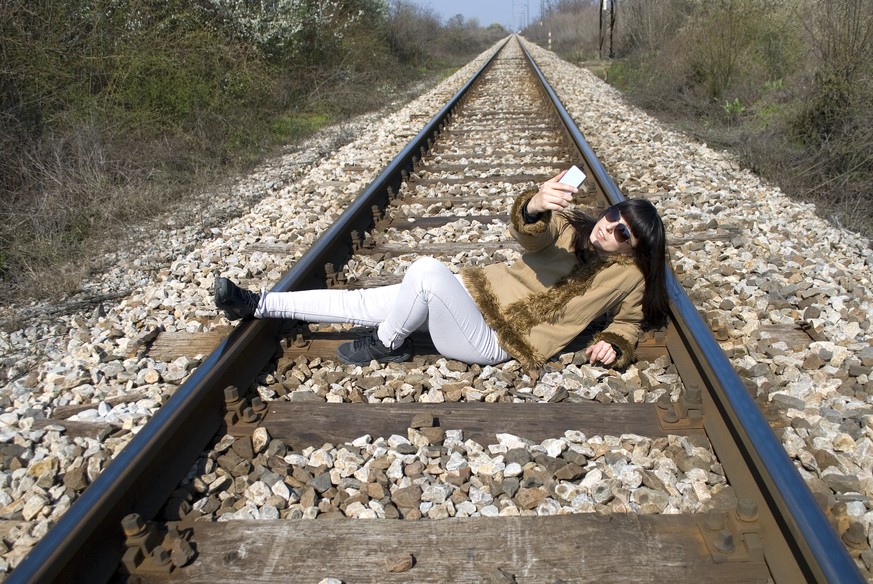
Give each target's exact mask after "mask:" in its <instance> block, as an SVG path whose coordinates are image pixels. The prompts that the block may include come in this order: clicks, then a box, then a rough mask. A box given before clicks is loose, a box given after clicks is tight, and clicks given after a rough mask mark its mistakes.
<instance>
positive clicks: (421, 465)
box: [9, 39, 861, 582]
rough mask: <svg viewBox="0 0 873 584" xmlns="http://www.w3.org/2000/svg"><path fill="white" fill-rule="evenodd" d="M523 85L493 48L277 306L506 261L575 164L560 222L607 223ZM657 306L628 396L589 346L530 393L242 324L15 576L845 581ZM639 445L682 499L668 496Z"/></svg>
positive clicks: (537, 86) (425, 362) (506, 55)
mask: <svg viewBox="0 0 873 584" xmlns="http://www.w3.org/2000/svg"><path fill="white" fill-rule="evenodd" d="M541 82H542V83H544V82H545V80H544V79H543V78H542V76H541V74H540V73H539V71H538V69H536V67H535V65H533V64H532V62H531V61H529V56H528V55H527V53H526V51H524V50H523V47H522V46H521V45H520V43H518V42H517V41H516V40H514V39H510V40H509V41H508V42H507V44H506V45H505V46H504V47H503V48H502V49H501V50H500V51H499V52H498V53H497V54H496V55H495V57H494V58H493V59H492V60H491V61H489V63H488V64H486V65H485V66H484V67H483V68H482V69H481V70H480V71H479V72H478V73H477V74H476V75H475V76H474V77H473V78H472V79H471V80H470V81H469V82H468V84H467V85H466V86H465V87H464V88H463V89H462V90H461V91H460V92H459V93H458V95H456V96H455V97H454V98H453V100H452V101H451V102H450V103H449V104H447V105H446V107H445V108H444V109H443V110H442V111H441V112H440V113H439V114H438V115H437V116H436V117H435V118H434V119H433V120H431V121H429V122H428V123H427V125H426V126H425V128H424V129H423V130H422V131H421V133H420V134H419V135H418V136H417V137H416V138H415V139H414V140H413V141H412V142H410V144H409V145H408V146H407V147H406V148H405V149H404V151H403V152H401V154H400V155H399V156H398V158H397V159H395V160H394V161H392V163H391V164H390V165H389V166H388V167H387V168H386V170H385V171H384V172H383V173H382V174H381V175H380V176H379V177H378V178H377V179H376V180H375V181H374V182H373V183H372V184H371V185H370V186H369V187H368V188H367V189H366V190H365V191H364V192H363V193H362V194H361V195H360V197H359V198H358V199H357V200H356V201H355V202H354V203H353V204H352V205H351V206H350V207H349V209H348V210H347V211H346V212H345V214H343V216H342V217H341V218H340V219H339V220H338V221H337V222H336V223H335V224H334V225H333V226H332V227H331V228H330V229H329V230H328V232H327V233H325V234H324V235H323V237H322V238H321V239H319V240H318V241H317V242H316V243H315V244H314V245H313V247H312V248H311V250H309V252H308V253H306V254H305V255H304V256H303V257H302V258H301V260H300V261H298V262H297V263H296V264H295V265H294V267H293V268H292V269H291V270H290V271H289V272H287V273H286V274H285V275H284V276H283V277H282V279H281V280H280V282H279V283H278V284H277V285H276V288H275V289H277V290H291V289H302V288H319V287H324V286H350V287H359V286H372V285H380V284H387V283H394V282H397V281H399V279H400V275H401V274H402V272H403V270H404V268H405V266H407V265H408V264H409V263H410V262H411V261H412V259H413V258H414V257H417V256H420V255H432V256H436V257H438V258H440V259H441V260H443V261H445V262H447V263H449V264H450V265H452V266H455V267H461V266H462V265H468V264H471V263H475V264H482V263H486V262H493V261H512V260H514V259H516V258H517V257H518V255H519V250H518V249H517V247H516V246H514V244H512V243H511V242H509V241H507V239H506V237H505V236H504V234H503V232H504V230H505V227H506V220H507V212H508V209H509V206H510V205H511V202H512V200H513V198H514V196H515V195H516V194H518V193H519V192H521V191H522V190H523V189H525V188H532V187H535V186H536V185H537V183H539V182H541V181H543V180H544V179H546V178H548V177H550V176H552V175H554V174H556V173H557V172H558V171H560V170H562V169H563V168H566V167H567V166H568V165H569V164H571V163H575V164H577V165H579V166H581V167H584V170H585V171H586V174H587V175H588V176H589V179H588V181H587V182H586V183H585V186H586V187H587V188H586V189H583V190H582V191H580V193H579V195H578V198H577V200H576V204H577V205H578V206H580V207H582V208H588V209H591V210H592V211H595V212H596V211H597V210H600V209H603V208H604V207H605V206H607V205H609V204H611V203H614V202H616V201H617V200H618V199H619V198H620V197H621V195H620V193H619V192H618V189H617V188H616V187H615V185H614V184H613V182H612V181H611V179H610V178H609V176H608V175H607V173H606V171H605V170H604V168H603V167H602V166H601V165H600V163H599V162H598V161H597V159H596V157H595V156H594V154H593V152H591V150H590V148H589V147H588V146H587V144H586V143H585V141H584V139H583V138H582V137H581V135H580V134H579V132H578V130H576V129H575V126H574V125H573V124H572V120H570V118H569V116H568V115H567V114H566V113H565V112H563V110H562V108H561V107H560V104H557V106H553V105H552V103H553V101H557V100H556V98H555V97H554V94H553V93H551V90H550V89H549V88H548V86H547V85H542V84H541ZM556 107H557V109H556ZM373 226H375V228H374V229H372V231H371V230H370V229H371V227H373ZM262 251H263V252H264V253H277V254H281V253H283V248H282V247H281V246H277V245H272V246H265V247H264V249H263V250H262ZM670 293H671V307H672V319H671V323H670V325H669V326H668V327H667V329H666V330H664V331H653V332H650V333H648V334H647V336H646V337H645V338H643V339H642V340H641V343H640V350H639V352H638V356H639V358H640V360H641V361H643V362H647V363H652V364H655V365H652V367H651V368H649V369H645V370H644V371H643V374H642V375H640V377H639V378H638V379H624V378H623V377H622V376H619V375H615V374H606V373H604V372H602V371H601V372H599V373H598V372H596V371H595V372H593V373H592V371H593V370H592V369H591V368H586V367H584V365H583V363H582V361H583V360H582V358H581V353H580V352H579V351H581V349H582V347H584V343H583V342H582V341H581V340H580V341H579V342H578V343H574V344H573V345H571V346H570V347H569V348H568V349H567V352H566V353H565V354H564V355H562V356H560V358H559V359H557V360H556V361H555V362H554V363H550V364H549V365H547V367H546V370H545V371H544V372H541V373H543V375H542V378H538V377H537V376H536V375H533V374H531V373H529V372H525V371H523V370H521V369H520V368H518V367H517V366H515V365H513V364H509V365H507V366H506V367H499V366H498V367H493V368H483V367H476V366H473V367H467V366H463V365H462V364H458V363H452V362H446V361H445V360H444V359H440V357H439V356H438V355H435V354H434V351H433V348H432V347H430V346H429V345H428V343H427V342H426V340H424V339H423V338H416V340H417V341H418V342H417V344H416V347H417V349H416V356H415V358H414V359H413V361H412V362H410V363H405V364H400V365H391V366H386V367H378V368H370V367H364V368H355V367H348V366H341V365H340V364H339V363H335V362H334V361H333V353H334V350H335V348H336V346H337V344H338V343H340V342H343V341H345V340H347V339H348V338H350V336H352V335H354V334H355V331H353V330H349V329H348V327H326V326H323V327H317V326H311V327H308V328H306V329H299V327H296V326H295V325H293V323H291V324H289V323H282V322H278V321H252V322H247V323H244V324H242V325H240V326H238V327H237V328H236V329H234V331H233V332H232V333H231V334H230V336H229V337H228V338H226V339H223V340H222V341H221V342H220V343H219V344H218V346H217V348H216V349H215V350H214V352H213V353H212V354H211V355H210V357H209V358H208V359H206V360H205V361H204V363H203V364H202V365H201V366H200V367H199V368H198V370H197V371H196V372H195V373H194V374H193V375H192V377H191V378H190V379H189V380H188V381H187V382H186V383H185V384H184V385H183V386H182V387H180V388H179V390H178V391H177V392H176V394H175V395H174V396H173V397H172V398H171V399H170V400H169V401H168V402H167V403H166V404H165V405H164V406H163V407H162V408H161V410H159V411H158V413H157V414H156V415H155V416H154V417H153V419H152V420H151V421H150V422H149V423H148V424H147V425H146V426H145V427H144V428H143V429H142V430H141V431H140V432H139V433H138V434H137V436H136V437H135V438H134V439H133V440H132V441H131V442H130V444H129V445H128V447H127V448H125V449H124V450H123V451H122V453H121V454H119V456H118V457H117V458H116V460H115V461H114V462H113V463H112V464H111V465H110V466H109V467H108V468H107V469H106V470H105V471H104V472H103V474H102V475H101V476H100V477H99V478H98V479H97V480H96V481H95V482H94V483H93V484H92V485H91V486H90V487H89V488H88V489H87V490H86V491H85V492H84V493H83V495H82V496H81V498H80V499H79V500H78V501H77V502H76V503H75V504H74V505H73V507H72V508H71V509H70V510H69V511H68V512H67V514H66V515H65V516H64V517H63V518H62V519H61V521H59V522H58V524H57V526H56V527H55V528H54V529H53V530H52V531H50V532H49V533H48V534H47V535H46V537H45V538H44V539H43V541H42V542H41V543H40V544H39V545H38V546H37V547H36V548H35V549H34V550H33V551H32V552H31V554H30V555H29V556H28V557H27V558H26V559H25V560H24V561H23V562H22V563H21V564H20V565H19V566H18V568H16V570H15V571H14V572H13V573H12V574H11V576H10V578H9V581H10V582H46V581H55V580H58V581H88V582H98V581H108V580H111V579H118V578H122V579H123V578H129V579H131V580H132V581H144V582H145V581H161V582H163V581H173V580H178V581H190V582H207V581H208V582H216V581H234V582H237V581H257V582H271V581H276V582H278V581H282V582H287V581H299V582H317V581H319V580H320V579H322V578H326V577H334V578H336V579H338V580H340V581H343V582H360V581H377V580H378V581H384V582H394V581H397V582H400V581H416V582H425V581H452V582H454V581H458V582H461V581H465V582H466V581H470V582H473V581H475V582H488V581H491V582H513V581H518V582H559V581H565V582H569V581H583V580H586V581H587V580H594V579H602V580H606V581H629V582H630V581H634V582H639V581H652V582H660V581H669V580H672V581H692V580H693V581H697V580H699V579H700V578H707V579H708V580H710V581H714V582H721V581H724V582H728V581H729V582H738V581H761V582H764V581H768V580H772V581H776V582H798V581H803V580H811V581H830V582H850V581H861V577H860V575H859V573H858V571H857V569H856V568H855V566H854V564H853V562H852V560H851V558H850V557H849V556H848V554H847V553H846V550H845V548H844V546H843V545H842V544H841V543H840V541H839V540H838V539H837V537H836V535H835V534H834V533H833V531H832V530H831V528H830V526H829V524H828V523H827V521H826V520H825V518H824V516H823V515H822V514H821V512H820V511H819V510H818V507H817V505H816V504H815V501H814V499H813V498H812V495H811V494H810V493H809V491H808V490H807V489H806V487H805V485H804V484H803V482H802V480H801V479H800V477H799V475H798V474H797V473H796V471H795V470H794V467H793V466H792V463H791V462H790V461H789V459H788V458H787V457H786V456H785V454H784V451H783V450H782V447H781V445H780V444H779V442H778V441H777V440H776V439H775V437H774V436H773V435H772V432H771V431H770V428H769V427H768V425H767V424H766V422H765V421H764V420H763V418H762V417H761V415H760V414H759V413H758V410H757V409H756V407H755V405H754V403H753V402H752V401H751V400H750V399H749V397H748V394H747V393H746V392H745V389H744V388H743V385H742V383H741V382H740V380H739V378H738V377H737V375H736V373H735V372H734V371H733V370H732V368H731V367H730V365H729V363H728V362H727V359H726V358H725V357H724V355H723V354H722V353H721V351H720V349H719V348H718V345H717V344H716V343H715V341H714V339H713V338H712V336H711V333H710V332H709V330H708V328H707V327H706V326H704V325H703V323H702V322H701V320H700V318H699V316H698V315H697V312H696V311H695V310H694V307H693V306H691V304H690V302H689V300H688V299H687V297H686V296H685V294H684V292H683V291H682V289H681V287H680V286H679V284H678V283H677V282H676V281H675V279H673V278H672V277H671V278H670ZM182 344H183V345H184V344H185V340H184V339H183V340H182ZM586 372H587V373H586ZM546 378H548V383H545V382H544V381H545V380H546ZM231 387H232V388H238V389H229V388H231ZM253 388H256V389H257V393H258V394H259V395H258V397H257V399H252V398H253V397H255V395H256V393H255V392H254V391H250V389H253ZM240 394H242V395H240ZM333 402H336V403H333ZM592 437H603V438H596V439H593V440H592ZM654 450H663V451H668V450H669V451H670V452H671V456H672V460H673V463H672V464H673V466H674V467H676V468H673V469H672V470H671V472H673V474H674V475H676V476H681V477H682V478H683V480H685V478H687V477H697V480H695V481H690V480H689V481H685V482H681V481H680V482H679V483H675V484H672V486H671V483H670V480H669V477H668V476H667V475H665V474H663V473H661V472H660V470H662V469H661V468H660V467H657V463H653V462H651V460H650V459H648V458H646V457H647V456H648V453H650V452H652V451H654ZM683 452H684V453H685V454H683ZM341 461H342V464H340V462H341ZM512 465H514V466H512ZM647 465H648V466H647ZM511 466H512V470H511V471H510V467H511ZM668 466H670V465H668ZM617 469H624V470H626V471H627V472H626V474H624V475H620V474H619V475H616V476H611V475H610V472H613V471H616V472H617ZM668 474H669V473H668ZM598 478H600V479H601V480H597V479H598ZM255 484H258V485H266V487H267V491H265V492H259V491H258V489H263V488H265V487H258V488H255V487H254V485H255ZM692 491H694V496H693V497H692V495H691V492H692ZM702 491H706V492H702ZM689 500H690V501H691V502H689ZM658 502H660V503H658ZM586 511H587V512H586ZM490 515H494V516H490ZM353 517H358V519H354V518H353ZM367 517H369V518H371V519H369V520H366V519H363V518H367ZM310 519H315V520H314V521H313V520H310ZM328 519H330V520H328ZM415 519H418V520H415Z"/></svg>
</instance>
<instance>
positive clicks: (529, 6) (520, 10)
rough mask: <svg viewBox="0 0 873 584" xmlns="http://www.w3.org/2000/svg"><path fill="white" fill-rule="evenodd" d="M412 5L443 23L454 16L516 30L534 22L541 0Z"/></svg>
mask: <svg viewBox="0 0 873 584" xmlns="http://www.w3.org/2000/svg"><path fill="white" fill-rule="evenodd" d="M410 1H411V2H412V3H413V4H417V5H419V6H422V7H425V8H430V9H432V10H433V11H434V12H435V13H436V14H437V15H438V16H439V17H440V18H441V19H442V21H443V22H445V21H446V20H448V19H449V18H451V17H452V16H454V15H456V14H461V15H463V16H464V19H472V18H475V19H477V20H478V21H479V24H480V25H481V26H488V25H489V24H492V23H495V22H496V23H497V24H502V25H503V26H504V27H506V28H507V29H514V30H518V29H520V28H523V27H524V25H526V24H528V23H530V22H535V21H536V20H537V19H538V18H539V15H540V6H541V4H542V2H541V0H410Z"/></svg>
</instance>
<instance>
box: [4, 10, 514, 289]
mask: <svg viewBox="0 0 873 584" xmlns="http://www.w3.org/2000/svg"><path fill="white" fill-rule="evenodd" d="M505 35H506V31H504V30H503V29H502V28H500V27H491V28H488V29H483V28H481V27H479V26H478V23H476V22H475V21H464V19H463V18H453V19H450V20H449V21H448V22H442V21H441V20H440V19H439V18H438V17H437V16H435V14H434V13H433V12H431V11H430V10H427V9H422V8H420V7H418V6H416V5H414V4H412V3H410V2H407V1H406V0H399V1H398V0H392V1H389V0H319V1H316V0H277V1H275V2H269V3H267V2H247V1H245V0H199V1H197V2H185V1H182V0H170V1H167V2H165V1H157V0H36V1H34V0H9V1H7V2H2V3H0V55H2V57H0V58H2V67H0V151H2V152H3V156H2V157H0V219H2V220H0V290H2V291H3V294H0V298H2V300H0V302H3V303H7V302H20V301H24V300H27V299H29V298H39V297H46V296H51V297H56V296H62V295H65V294H69V293H73V292H75V291H76V290H77V288H78V287H79V286H80V285H81V280H82V277H83V276H84V275H86V273H87V270H88V268H87V266H88V261H87V258H88V256H89V254H93V253H95V252H96V250H97V249H99V248H100V246H101V244H104V243H105V241H103V240H104V239H105V237H106V236H107V234H110V235H111V234H116V233H119V232H124V231H125V226H127V225H130V224H132V223H136V222H137V221H141V220H142V219H143V218H147V217H152V216H156V215H157V214H159V213H162V212H165V211H167V209H168V208H173V206H176V205H184V202H185V199H186V195H189V194H190V193H192V192H194V191H195V190H196V189H202V188H206V187H207V186H208V185H212V184H216V183H220V182H222V181H223V179H226V178H228V177H231V176H233V175H235V174H236V173H239V172H242V171H244V170H246V169H249V168H251V167H253V166H254V165H255V164H256V163H257V162H259V161H261V160H263V159H264V158H266V157H269V156H271V155H275V154H278V153H279V152H280V151H281V148H282V147H283V146H287V145H288V144H292V143H294V142H295V141H298V140H300V139H302V138H305V137H307V136H309V135H311V134H312V133H313V132H315V131H316V130H318V129H319V128H321V127H323V126H325V125H328V124H332V123H336V122H338V121H340V120H342V119H344V118H347V117H349V116H353V115H356V114H360V113H363V112H366V111H373V110H376V109H378V108H380V107H383V106H386V105H388V104H390V103H392V102H393V101H396V100H397V99H398V97H399V96H402V94H403V92H404V91H408V90H409V88H411V87H414V86H415V85H416V84H417V83H420V82H422V81H424V80H427V79H429V78H439V77H441V76H444V75H446V74H447V71H448V72H450V71H453V70H454V69H456V68H457V67H458V66H460V65H462V64H464V63H466V62H468V61H469V60H470V59H471V58H472V57H473V56H475V55H476V54H478V53H480V52H481V51H482V50H484V49H485V48H486V47H488V46H490V45H491V44H493V43H494V42H495V41H496V40H498V39H499V38H501V37H504V36H505Z"/></svg>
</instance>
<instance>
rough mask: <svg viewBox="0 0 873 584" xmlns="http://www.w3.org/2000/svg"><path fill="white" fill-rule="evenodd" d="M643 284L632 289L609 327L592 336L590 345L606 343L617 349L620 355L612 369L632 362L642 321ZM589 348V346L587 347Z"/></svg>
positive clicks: (620, 367)
mask: <svg viewBox="0 0 873 584" xmlns="http://www.w3.org/2000/svg"><path fill="white" fill-rule="evenodd" d="M644 291H645V285H644V283H642V282H640V284H639V285H638V286H637V287H636V288H634V289H633V290H632V291H631V292H630V293H629V294H628V295H627V296H625V297H624V299H623V300H622V301H621V304H620V305H619V307H618V311H617V312H616V313H615V315H614V316H613V318H612V320H611V322H610V323H609V325H608V326H607V327H606V328H605V329H603V330H602V331H600V332H599V333H597V334H595V335H594V338H593V339H592V341H591V344H592V345H593V344H595V343H597V342H599V341H606V342H607V343H611V344H613V345H615V346H616V347H618V349H619V350H620V351H621V355H620V356H619V358H618V359H616V360H615V362H614V363H612V365H611V367H612V368H613V369H624V368H625V367H627V366H628V365H630V364H631V363H632V362H633V360H634V351H635V349H636V347H637V343H638V342H639V337H640V330H641V326H640V325H641V323H642V321H643V292H644ZM589 346H590V345H589Z"/></svg>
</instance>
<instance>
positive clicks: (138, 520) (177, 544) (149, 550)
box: [121, 513, 196, 576]
mask: <svg viewBox="0 0 873 584" xmlns="http://www.w3.org/2000/svg"><path fill="white" fill-rule="evenodd" d="M121 528H122V530H123V531H124V538H125V540H124V545H125V547H126V549H125V551H124V555H123V556H122V559H121V571H122V572H125V573H127V574H130V575H142V576H145V575H163V574H169V573H170V572H172V571H173V570H174V569H175V568H181V567H182V566H185V565H187V564H189V563H190V562H191V560H193V559H194V556H195V555H196V552H195V551H194V548H193V547H192V545H191V543H190V542H189V540H190V538H191V533H190V531H189V530H186V531H185V532H180V531H179V529H178V528H177V527H176V526H175V525H173V524H168V526H167V527H164V528H161V527H159V526H158V524H156V523H154V522H151V521H145V520H144V519H143V518H142V517H141V516H140V515H139V514H138V513H131V514H129V515H125V516H124V518H123V519H122V520H121Z"/></svg>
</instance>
